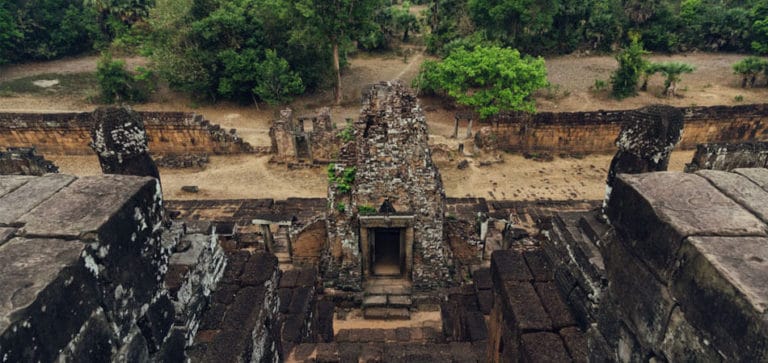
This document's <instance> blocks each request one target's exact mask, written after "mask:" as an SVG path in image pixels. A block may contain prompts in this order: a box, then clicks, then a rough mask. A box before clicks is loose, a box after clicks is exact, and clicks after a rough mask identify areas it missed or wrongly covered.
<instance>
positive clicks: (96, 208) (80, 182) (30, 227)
mask: <svg viewBox="0 0 768 363" xmlns="http://www.w3.org/2000/svg"><path fill="white" fill-rule="evenodd" d="M0 185H2V186H3V187H2V188H0V226H3V228H2V229H3V231H4V232H3V233H2V236H3V237H2V239H0V259H2V260H3V261H5V262H3V263H2V264H0V266H2V267H0V269H2V273H0V280H2V281H1V282H0V286H2V288H0V299H1V300H2V303H1V304H0V356H2V357H4V359H6V360H8V361H38V360H41V361H53V360H56V359H63V360H80V361H110V360H114V359H118V357H120V356H126V355H129V356H138V357H148V355H149V354H150V352H151V351H154V350H156V349H151V342H152V341H156V340H154V337H153V334H155V333H157V332H159V331H162V329H159V330H157V329H152V324H153V322H154V321H156V320H157V319H155V316H153V314H154V313H155V312H157V311H158V309H159V310H163V307H162V306H163V301H167V297H166V294H165V290H164V289H163V284H162V282H163V275H164V272H165V270H166V268H167V267H166V266H167V263H168V256H169V254H170V246H167V245H165V244H164V243H163V240H162V238H161V233H162V223H161V222H162V217H163V211H162V200H161V198H162V197H161V194H160V189H159V184H158V182H157V180H155V179H152V178H146V177H132V176H115V175H108V176H107V175H105V176H95V177H83V178H80V179H77V178H75V177H71V176H66V175H60V174H49V175H47V176H43V177H7V176H5V177H4V176H0ZM166 332H167V330H166Z"/></svg>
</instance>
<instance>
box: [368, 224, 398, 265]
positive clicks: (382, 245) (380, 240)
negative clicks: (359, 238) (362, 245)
mask: <svg viewBox="0 0 768 363" xmlns="http://www.w3.org/2000/svg"><path fill="white" fill-rule="evenodd" d="M373 232H374V233H373V241H372V244H373V248H372V250H373V251H372V252H373V253H372V254H371V266H372V267H373V268H372V270H373V271H372V272H373V274H374V275H378V276H401V275H402V274H403V265H404V264H405V253H404V252H405V251H404V250H405V248H404V247H405V246H403V241H404V238H403V237H404V236H403V229H402V228H375V229H374V230H373Z"/></svg>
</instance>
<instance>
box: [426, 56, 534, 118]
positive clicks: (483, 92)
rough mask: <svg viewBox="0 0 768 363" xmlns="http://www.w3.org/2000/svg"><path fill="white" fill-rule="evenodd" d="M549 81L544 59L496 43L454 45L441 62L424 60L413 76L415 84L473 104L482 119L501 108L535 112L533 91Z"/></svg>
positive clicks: (457, 100)
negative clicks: (415, 76) (486, 44)
mask: <svg viewBox="0 0 768 363" xmlns="http://www.w3.org/2000/svg"><path fill="white" fill-rule="evenodd" d="M547 84H548V83H547V70H546V68H545V67H544V59H542V58H540V57H539V58H533V57H529V56H521V55H520V52H518V51H517V50H516V49H512V48H501V47H497V46H490V47H485V46H476V47H474V49H472V50H467V49H466V48H463V47H459V48H456V49H453V50H452V51H451V53H450V54H449V55H448V57H446V58H445V59H444V60H442V61H441V62H433V61H426V62H424V64H423V65H422V68H421V71H420V73H419V76H418V77H417V78H416V79H415V80H414V87H416V88H418V89H420V90H423V91H431V92H436V93H443V94H446V95H448V96H450V97H452V98H453V99H455V100H456V103H458V104H461V105H465V106H472V107H474V108H475V109H476V110H477V112H478V113H479V114H480V117H481V118H483V119H485V118H488V117H489V116H493V115H495V114H498V113H499V112H502V111H526V112H535V111H536V107H535V102H534V100H533V98H532V97H531V94H532V93H533V92H534V91H536V90H538V89H540V88H543V87H546V86H547Z"/></svg>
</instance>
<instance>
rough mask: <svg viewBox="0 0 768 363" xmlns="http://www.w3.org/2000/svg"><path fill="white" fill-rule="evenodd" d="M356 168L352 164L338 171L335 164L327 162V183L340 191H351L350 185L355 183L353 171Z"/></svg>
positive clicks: (354, 171)
mask: <svg viewBox="0 0 768 363" xmlns="http://www.w3.org/2000/svg"><path fill="white" fill-rule="evenodd" d="M356 172H357V169H356V168H355V167H353V166H350V167H346V168H344V169H342V170H341V173H338V172H337V170H336V164H328V183H329V184H332V185H334V186H335V187H336V190H338V191H339V192H340V193H349V192H350V191H352V185H353V184H354V183H355V173H356Z"/></svg>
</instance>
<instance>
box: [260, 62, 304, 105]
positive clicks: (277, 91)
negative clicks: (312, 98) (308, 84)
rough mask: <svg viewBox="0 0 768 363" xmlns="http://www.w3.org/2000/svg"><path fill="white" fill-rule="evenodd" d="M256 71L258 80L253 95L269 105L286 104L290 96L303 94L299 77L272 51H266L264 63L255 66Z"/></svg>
mask: <svg viewBox="0 0 768 363" xmlns="http://www.w3.org/2000/svg"><path fill="white" fill-rule="evenodd" d="M256 71H257V73H256V74H258V78H257V79H256V86H254V87H253V93H255V94H256V96H258V97H259V98H260V99H262V100H264V101H266V102H267V103H269V104H270V105H276V104H279V103H286V102H288V101H290V100H291V96H294V95H297V94H300V93H302V92H304V85H303V84H302V83H301V77H299V75H298V74H297V73H296V72H293V71H292V70H291V69H290V66H289V65H288V61H286V60H285V59H283V58H280V57H278V56H277V53H276V52H275V51H274V50H273V49H268V50H267V52H266V56H265V59H264V61H262V62H260V63H259V64H258V65H257V66H256Z"/></svg>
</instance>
